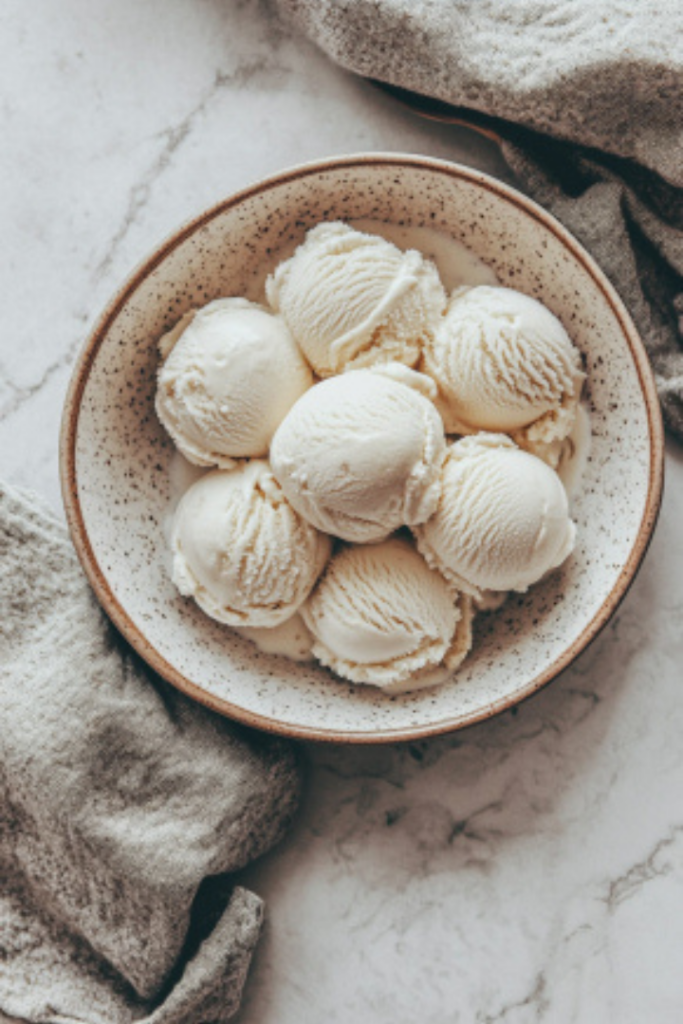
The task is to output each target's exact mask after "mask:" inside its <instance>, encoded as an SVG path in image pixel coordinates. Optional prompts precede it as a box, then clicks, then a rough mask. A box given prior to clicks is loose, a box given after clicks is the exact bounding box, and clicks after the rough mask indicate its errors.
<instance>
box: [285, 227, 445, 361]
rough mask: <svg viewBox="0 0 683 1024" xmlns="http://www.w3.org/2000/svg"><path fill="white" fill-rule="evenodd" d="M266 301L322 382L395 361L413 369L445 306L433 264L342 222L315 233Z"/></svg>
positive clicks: (416, 254) (310, 236)
mask: <svg viewBox="0 0 683 1024" xmlns="http://www.w3.org/2000/svg"><path fill="white" fill-rule="evenodd" d="M266 294H267V296H268V301H269V302H270V304H271V305H272V307H273V308H274V309H275V310H277V311H279V312H280V313H281V314H282V316H283V317H284V319H285V320H286V322H287V324H288V326H289V328H290V330H291V331H292V334H293V335H294V338H295V339H296V341H297V342H298V344H299V345H300V346H301V349H302V351H303V352H304V354H305V356H306V358H307V359H308V361H309V363H310V364H311V366H312V367H313V369H314V370H315V372H316V373H317V374H318V375H319V376H321V377H329V376H331V375H332V374H335V373H340V372H341V371H342V370H344V369H346V368H352V369H358V368H361V367H366V366H370V365H372V364H374V363H377V362H389V361H391V360H395V361H397V362H401V363H405V364H406V365H408V366H413V365H414V364H415V363H416V362H417V361H418V359H419V357H420V351H421V348H422V345H423V344H424V342H425V341H426V339H427V338H428V337H430V336H431V335H432V333H433V331H434V329H435V326H436V324H437V322H438V321H439V319H440V318H441V315H442V313H443V311H444V309H445V306H446V293H445V291H444V288H443V285H442V284H441V281H440V278H439V275H438V272H437V270H436V267H435V266H434V264H433V263H432V262H431V261H430V260H427V259H425V257H424V256H423V255H422V254H421V253H419V252H417V251H416V250H414V249H411V250H408V251H407V252H404V251H402V250H401V249H399V248H398V247H397V246H395V245H393V244H392V243H391V242H387V241H386V240H385V239H384V238H381V237H380V236H379V235H374V234H367V233H366V232H363V231H357V230H355V229H354V228H352V227H350V226H349V225H348V224H343V223H341V222H340V221H334V222H323V223H322V224H318V225H317V226H316V227H314V228H312V229H311V230H310V231H309V232H308V233H307V235H306V239H305V241H304V242H303V243H302V244H301V245H300V246H299V247H298V249H297V250H296V251H295V253H294V255H293V256H292V257H291V258H290V259H288V260H284V261H283V262H282V263H281V264H280V265H279V266H278V267H277V268H276V270H275V272H274V273H273V274H272V275H271V276H270V277H269V278H268V281H267V282H266Z"/></svg>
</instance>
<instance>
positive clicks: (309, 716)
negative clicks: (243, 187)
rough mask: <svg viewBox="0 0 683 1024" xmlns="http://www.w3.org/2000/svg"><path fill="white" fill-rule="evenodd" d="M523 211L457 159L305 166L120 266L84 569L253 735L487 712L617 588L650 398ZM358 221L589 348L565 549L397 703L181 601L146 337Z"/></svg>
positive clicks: (544, 225)
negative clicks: (451, 260)
mask: <svg viewBox="0 0 683 1024" xmlns="http://www.w3.org/2000/svg"><path fill="white" fill-rule="evenodd" d="M533 211H534V208H533V207H532V206H531V204H529V203H527V202H526V201H522V200H521V199H520V198H519V197H518V196H516V195H515V194H514V193H512V192H510V191H509V190H506V189H504V188H502V187H500V186H498V185H497V184H495V185H494V184H493V183H490V182H488V181H487V179H486V178H485V177H484V176H483V175H478V174H476V173H474V172H466V171H464V170H462V169H458V168H454V167H453V166H452V165H442V164H439V163H438V162H429V161H419V160H418V159H416V160H415V161H412V162H411V161H407V162H406V163H405V164H401V162H400V161H399V160H397V159H389V158H387V159H381V158H374V159H359V160H358V161H356V162H354V161H348V160H347V161H343V162H340V163H339V164H338V165H330V166H325V167H319V168H318V169H300V170H298V171H295V172H292V173H291V174H290V175H285V176H282V177H280V178H279V179H275V180H273V181H272V182H270V183H267V184H266V185H265V186H262V187H261V188H256V189H255V190H253V191H252V192H250V193H245V194H243V195H242V196H241V197H238V199H237V201H228V202H226V203H225V204H223V205H222V206H221V207H218V208H217V209H215V210H214V211H210V212H209V214H207V215H206V216H205V217H204V218H201V219H200V220H198V221H197V222H195V223H194V224H192V225H190V226H189V227H188V228H187V229H185V230H184V231H183V232H181V233H179V235H177V236H176V237H175V238H174V239H171V240H170V242H169V243H167V245H166V246H165V247H164V248H162V250H160V254H157V256H156V257H155V258H153V259H152V260H150V261H149V262H148V263H147V264H146V265H145V266H143V267H142V268H141V269H140V271H138V272H137V274H136V275H134V277H133V279H132V281H131V283H129V285H128V286H127V288H126V289H124V292H123V293H122V296H119V299H118V300H117V301H116V302H115V303H114V304H113V306H112V307H111V311H110V313H109V314H108V315H107V316H105V319H104V320H103V322H102V323H101V324H100V325H99V327H98V328H97V329H96V331H95V335H94V338H95V339H96V343H95V344H94V345H92V346H91V348H90V355H89V356H88V358H89V359H91V360H92V362H91V364H90V366H89V372H87V374H84V376H83V381H84V383H83V390H82V400H81V402H80V406H79V410H78V415H77V418H74V422H75V440H74V456H73V457H74V468H75V479H76V481H77V493H78V499H79V502H80V515H81V517H82V526H83V530H84V532H85V534H86V535H87V539H88V542H89V545H90V551H91V554H90V558H91V562H92V564H91V565H90V566H89V570H90V573H91V578H92V576H93V566H94V567H95V572H96V571H97V568H99V572H100V573H101V574H102V577H103V578H104V580H105V581H106V586H107V588H108V590H109V591H110V594H111V595H112V597H113V606H114V619H115V621H117V623H118V625H119V626H120V627H122V628H123V630H124V632H126V633H127V634H128V636H129V639H131V640H132V642H133V644H134V645H135V646H137V647H138V648H139V649H140V650H141V652H142V653H143V654H145V656H146V657H150V654H152V656H153V657H152V662H153V664H154V665H155V667H156V668H157V669H160V670H161V671H162V674H166V675H167V676H169V678H171V681H175V682H176V683H180V685H183V680H187V681H188V682H189V683H190V684H192V685H193V686H194V687H196V688H198V691H199V695H200V697H201V698H202V699H205V700H206V701H207V702H209V703H211V704H212V705H214V706H223V709H224V710H229V711H230V713H232V714H235V715H236V716H237V717H241V718H243V719H245V720H247V721H252V722H255V723H259V724H262V725H264V726H266V727H271V728H275V729H278V730H282V731H285V732H291V733H294V734H299V735H318V736H325V735H329V736H335V737H339V736H341V735H344V736H348V737H349V738H355V739H364V738H365V739H380V738H383V737H387V738H390V737H391V736H395V735H402V736H407V735H410V734H414V735H417V734H426V733H429V732H436V731H439V730H441V729H444V728H447V727H454V726H456V725H458V724H464V723H466V722H467V721H471V720H475V719H477V718H480V717H484V716H485V715H487V714H488V713H490V712H492V711H494V710H496V709H498V708H500V707H504V706H507V705H509V704H510V703H513V702H515V701H516V700H518V699H520V698H521V697H522V696H524V695H525V694H526V693H528V692H531V691H532V690H533V689H534V688H535V687H536V686H537V685H538V684H539V681H543V679H544V678H545V677H547V676H548V674H549V673H550V674H552V671H553V666H555V665H556V663H557V662H558V660H561V659H563V658H566V655H567V652H568V651H569V650H570V649H571V648H573V647H576V645H577V644H578V646H579V647H580V646H581V642H582V641H581V638H582V637H584V636H585V634H586V631H587V630H588V631H590V630H591V624H592V623H594V621H595V619H596V616H598V614H599V612H600V609H601V607H602V606H603V605H604V604H605V602H609V601H610V600H612V599H613V592H614V590H615V587H617V584H618V580H619V577H620V575H622V574H623V572H624V567H625V566H626V565H627V563H628V562H629V559H630V558H631V556H632V552H633V550H634V545H635V544H636V542H637V538H638V534H639V531H640V528H641V524H642V521H643V517H644V515H645V512H646V508H647V502H648V493H649V491H650V480H651V471H652V465H651V459H652V458H653V456H652V454H651V443H650V441H651V439H650V428H649V417H648V398H647V395H646V394H644V391H643V386H642V382H641V369H640V368H639V366H638V363H637V360H636V359H635V357H634V354H633V352H632V350H631V347H630V345H629V343H628V341H627V338H626V336H625V333H624V327H623V323H622V322H621V320H620V314H619V312H618V308H615V306H614V304H613V301H612V300H611V299H610V296H609V292H608V291H606V290H605V287H604V284H603V283H601V280H600V278H599V275H598V276H593V274H592V273H591V271H590V270H589V269H587V265H586V263H585V262H584V261H583V258H578V257H577V255H576V249H577V247H575V246H572V244H571V242H570V241H568V239H567V236H566V235H565V234H564V233H563V232H561V231H555V230H554V229H553V228H552V225H551V222H550V221H549V220H548V218H547V217H546V216H544V215H541V214H535V213H534V212H533ZM364 217H370V218H374V219H378V220H382V221H388V222H391V223H399V224H406V225H410V226H421V227H431V228H435V229H437V230H439V231H442V232H444V233H446V234H448V235H450V236H452V237H453V238H455V239H457V240H459V241H461V242H463V243H465V245H467V246H468V247H469V248H470V249H471V250H472V251H473V252H474V253H475V255H476V256H478V257H479V258H481V259H482V260H484V261H485V262H486V263H487V264H488V265H489V266H490V267H492V269H493V270H494V271H495V273H496V274H497V275H498V278H499V280H500V282H501V283H502V284H509V285H510V286H512V287H515V288H518V289H520V290H522V291H524V292H527V293H528V294H530V295H533V296H535V297H537V298H538V299H540V300H541V301H542V302H544V303H545V304H546V305H547V306H548V307H549V308H550V309H551V310H552V311H553V312H554V313H555V314H556V315H557V316H558V317H559V318H560V319H561V320H562V321H563V323H564V324H565V327H566V328H567V330H568V331H569V333H570V335H571V337H572V338H573V339H574V341H575V343H576V344H577V345H578V347H579V348H580V349H581V351H582V352H583V353H584V355H585V358H586V367H587V372H588V388H587V392H588V401H589V405H590V410H591V419H592V434H593V437H592V452H591V456H590V460H589V462H588V466H587V469H586V472H585V474H584V477H583V480H582V485H581V487H580V489H579V492H578V493H577V494H576V496H575V498H574V499H573V515H574V518H575V520H576V522H577V524H578V543H577V547H576V550H575V552H574V554H573V556H572V557H571V558H570V559H569V561H568V562H567V563H566V564H565V566H564V567H563V568H562V569H561V570H560V571H557V572H555V573H554V574H552V575H551V576H550V577H549V578H548V579H547V580H545V581H544V582H542V583H541V584H539V585H537V586H536V587H534V588H532V589H531V591H530V592H529V593H528V594H526V595H520V596H517V597H514V598H511V599H510V600H509V601H508V602H507V603H506V604H505V605H504V607H503V608H502V609H501V610H500V611H498V612H496V613H492V614H489V615H486V616H481V617H480V618H479V620H478V622H477V625H476V638H475V646H474V650H473V652H472V654H471V656H470V657H469V659H468V660H467V661H466V663H465V664H464V666H463V667H462V669H461V670H460V671H459V673H458V674H457V676H456V677H455V678H454V679H453V680H452V681H450V682H448V683H445V684H444V685H442V686H440V687H438V688H435V689H432V690H427V691H422V692H417V693H415V694H413V695H404V696H400V697H391V698H390V697H387V696H385V695H383V694H382V693H380V692H378V691H376V690H374V689H373V688H371V687H354V686H351V685H349V684H346V683H344V682H342V681H340V680H339V679H337V678H336V677H333V676H332V675H331V674H330V673H329V672H328V671H327V670H325V669H323V668H319V667H317V666H315V665H313V664H308V663H306V664H300V663H295V662H292V661H289V660H287V659H285V658H281V657H275V656H272V655H268V654H265V653H262V652H260V651H258V650H257V649H256V648H255V647H254V645H253V644H252V643H251V642H249V641H247V640H245V639H242V638H240V637H238V636H237V635H236V634H235V633H234V632H233V631H231V630H230V629H229V628H228V627H224V626H221V625H219V624H217V623H215V622H212V621H211V620H210V619H209V618H207V617H206V616H205V615H204V614H203V613H202V612H201V611H199V610H198V609H197V608H196V607H195V606H194V605H193V603H192V602H191V601H189V600H185V599H183V598H181V597H179V596H178V594H177V592H176V590H175V588H174V587H173V585H172V583H171V581H170V576H169V564H170V558H169V555H168V552H167V549H166V545H165V541H164V533H163V530H164V519H165V516H166V512H167V507H168V503H169V460H170V458H171V455H172V445H171V442H170V441H169V439H168V438H167V436H166V435H165V433H164V431H163V429H162V428H161V426H160V425H159V423H158V422H157V419H156V417H155V414H154V409H153V396H154V390H155V372H156V368H157V349H156V343H157V340H158V338H159V336H160V335H161V334H162V333H163V332H164V331H165V330H166V329H168V328H169V327H170V326H172V325H173V324H174V323H175V321H176V320H177V319H178V318H179V317H180V316H181V314H183V313H184V312H185V311H186V310H188V309H189V308H191V307H193V306H196V305H200V304H203V303H205V302H207V301H209V300H211V299H214V298H216V297H219V296H224V295H241V294H247V295H249V296H250V297H252V298H260V290H261V288H262V284H263V281H264V280H265V276H266V274H267V273H268V272H269V271H270V270H271V269H272V267H273V266H274V264H275V263H276V262H277V259H278V254H279V253H280V252H281V251H282V249H283V248H285V247H291V245H292V243H293V242H297V241H299V240H300V239H301V238H303V235H304V233H305V231H306V229H307V228H308V227H310V226H312V225H313V224H315V223H317V222H318V221H320V220H323V219H343V220H351V219H358V218H364ZM81 369H82V367H81ZM109 610H110V612H111V611H112V607H111V606H110V608H109ZM140 637H144V641H145V643H144V644H141V642H140ZM228 706H229V707H228Z"/></svg>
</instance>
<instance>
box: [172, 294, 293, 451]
mask: <svg viewBox="0 0 683 1024" xmlns="http://www.w3.org/2000/svg"><path fill="white" fill-rule="evenodd" d="M160 350H161V354H162V357H163V358H164V362H163V364H162V365H161V367H160V369H159V375H158V387H157V396H156V410H157V415H158V416H159V419H160V420H161V422H162V423H163V425H164V426H165V427H166V429H167V430H168V432H169V434H170V435H171V437H172V438H173V440H174V441H175V443H176V445H177V447H178V448H179V449H180V451H181V452H182V453H183V455H185V457H186V458H187V459H189V460H190V462H194V463H195V464H196V465H199V466H216V465H217V466H223V467H229V466H231V465H233V460H234V459H237V458H245V457H250V456H260V455H266V454H267V452H268V446H269V444H270V441H271V438H272V436H273V434H274V432H275V430H276V428H277V427H278V426H279V424H280V422H281V421H282V419H283V418H284V416H285V415H286V413H287V412H288V411H289V409H290V408H291V406H292V405H293V404H294V402H296V400H297V399H298V398H300V396H301V395H302V394H303V393H304V391H306V390H307V389H308V388H309V387H311V385H312V384H313V375H312V373H311V370H310V368H309V367H308V365H307V364H306V361H305V359H304V358H303V356H302V355H301V352H300V351H299V349H298V348H297V346H296V344H295V342H294V340H293V339H292V336H291V334H290V332H289V330H288V329H287V326H286V325H285V323H284V321H283V320H282V318H281V317H278V316H274V315H273V314H272V313H270V312H268V311H267V310H266V309H264V308H263V307H262V306H259V305H257V304H256V303H253V302H249V301H248V300H247V299H241V298H228V299H217V300H216V301H214V302H210V303H209V304H208V305H207V306H204V307H203V308H202V309H199V310H197V311H193V312H191V313H189V314H187V316H186V317H184V318H183V319H182V320H181V321H180V323H179V324H177V325H176V327H175V328H174V329H173V330H172V331H171V332H169V334H167V335H164V337H163V338H162V340H161V343H160Z"/></svg>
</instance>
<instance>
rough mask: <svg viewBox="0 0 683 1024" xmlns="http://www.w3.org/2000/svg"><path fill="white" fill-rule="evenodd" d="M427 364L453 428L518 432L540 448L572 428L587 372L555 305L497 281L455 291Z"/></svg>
mask: <svg viewBox="0 0 683 1024" xmlns="http://www.w3.org/2000/svg"><path fill="white" fill-rule="evenodd" d="M424 369H425V371H426V372H427V373H429V374H430V375H431V376H432V377H433V378H434V380H435V381H436V382H437V384H438V386H439V393H440V409H441V412H442V415H443V417H444V422H445V425H446V430H447V432H448V433H462V434H469V433H474V432H476V431H478V430H491V431H502V432H505V433H511V432H515V439H516V440H517V441H518V442H519V443H520V444H521V445H522V446H523V447H527V446H528V447H533V446H534V445H536V446H537V448H538V454H540V455H542V454H544V452H545V449H544V447H543V446H544V445H546V446H548V445H552V443H553V442H555V441H561V440H562V439H563V438H564V437H566V436H567V435H568V434H569V432H570V430H571V428H572V425H573V422H574V417H575V413H576V406H577V403H578V400H579V397H580V392H581V385H582V382H583V378H584V374H583V372H582V370H581V361H580V356H579V353H578V350H577V349H576V348H575V346H574V345H573V343H572V341H571V339H570V337H569V335H568V334H567V332H566V330H565V329H564V327H563V326H562V324H561V323H560V321H559V320H558V319H557V317H556V316H554V315H553V314H552V313H551V312H550V310H549V309H547V308H546V307H545V306H544V305H542V304H541V303H540V302H537V301H536V299H532V298H531V297H530V296H528V295H523V294H522V293H521V292H518V291H515V290H514V289H512V288H499V287H495V286H490V285H479V286H477V287H474V288H463V289H460V290H458V291H456V292H454V294H453V296H452V297H451V300H450V302H449V304H448V309H447V311H446V315H445V316H444V317H443V318H442V319H441V321H440V323H439V326H438V328H437V330H436V332H435V335H434V337H433V338H430V339H429V340H428V343H427V345H426V347H425V352H424ZM529 435H530V436H529ZM527 437H528V439H529V444H528V445H527V443H526V441H527ZM548 454H549V456H550V458H551V459H552V457H553V455H554V453H553V451H549V452H548ZM557 454H558V455H559V452H558V453H557Z"/></svg>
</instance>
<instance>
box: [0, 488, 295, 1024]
mask: <svg viewBox="0 0 683 1024" xmlns="http://www.w3.org/2000/svg"><path fill="white" fill-rule="evenodd" d="M299 789H300V767H299V764H298V759H297V756H296V752H295V750H294V749H293V748H292V746H291V745H289V744H288V743H285V742H282V741H279V740H277V739H275V738H272V737H268V736H265V735H261V734H258V733H254V732H251V731H247V730H245V729H242V728H239V727H238V726H236V725H234V724H233V723H230V722H228V721H226V720H225V719H222V718H220V717H219V716H218V715H215V714H213V713H212V712H210V711H208V710H207V709H205V708H203V707H201V706H199V705H198V704H195V703H193V702H192V701H190V700H188V699H186V698H185V697H184V696H182V695H181V694H180V693H177V692H176V691H175V690H173V689H172V688H171V687H170V686H168V685H166V684H165V683H164V682H162V681H161V680H160V679H158V678H155V677H154V676H153V675H152V674H151V673H150V672H149V671H148V670H146V668H145V667H144V666H143V665H142V664H141V662H140V661H139V660H138V659H137V658H136V657H135V656H134V655H133V654H132V652H131V651H130V650H129V649H128V648H127V647H126V646H125V644H124V643H123V642H122V640H121V638H120V637H119V636H118V634H116V633H115V631H114V630H113V628H112V627H111V626H110V624H109V622H108V620H107V619H106V618H105V616H104V615H103V614H102V612H101V610H100V608H99V607H98V605H97V603H96V601H95V600H94V598H93V595H92V593H91V591H90V588H89V586H88V584H87V582H86V580H85V577H84V576H83V573H82V572H81V569H80V566H79V564H78V562H77V559H76V556H75V554H74V551H73V548H72V546H71V543H70V540H69V537H68V535H67V532H66V529H65V528H64V527H63V526H62V524H61V523H60V522H59V521H58V520H56V519H55V518H54V517H53V516H52V515H51V514H50V513H49V512H48V511H47V510H46V509H44V508H42V507H41V505H40V502H39V501H38V500H37V499H36V498H34V497H32V496H30V495H27V494H25V493H20V492H17V491H15V490H12V489H11V488H8V487H6V486H3V485H1V484H0V1013H5V1014H7V1015H9V1016H10V1017H18V1018H21V1019H23V1020H26V1021H31V1022H36V1024H38V1022H40V1024H76V1022H78V1024H84V1022H86V1024H130V1022H132V1021H140V1022H144V1024H212V1022H215V1024H219V1022H223V1021H226V1020H228V1019H229V1018H230V1017H231V1016H232V1015H233V1014H234V1012H235V1011H236V1009H237V1007H238V1005H239V1001H240V995H241V991H242V986H243V985H244V981H245V977H246V973H247V970H248V967H249V962H250V959H251V955H252V952H253V949H254V946H255V944H256V942H257V939H258V936H259V931H260V928H261V922H262V917H263V907H262V903H261V900H260V899H259V897H258V896H256V895H254V894H253V893H251V892H249V891H247V890H246V889H244V888H241V887H240V886H236V885H234V883H233V881H232V875H233V873H234V872H236V871H238V870H239V869H240V868H242V867H243V866H244V865H245V864H247V863H248V862H250V861H251V860H253V859H254V858H255V857H258V856H259V855H260V854H262V853H264V852H265V851H266V850H267V849H269V848H270V847H271V846H272V845H273V844H274V843H276V842H277V841H278V840H279V839H280V838H281V837H282V835H283V834H284V832H285V830H286V828H287V826H288V824H289V822H290V820H291V818H292V816H293V814H294V811H295V809H296V806H297V801H298V797H299Z"/></svg>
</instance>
